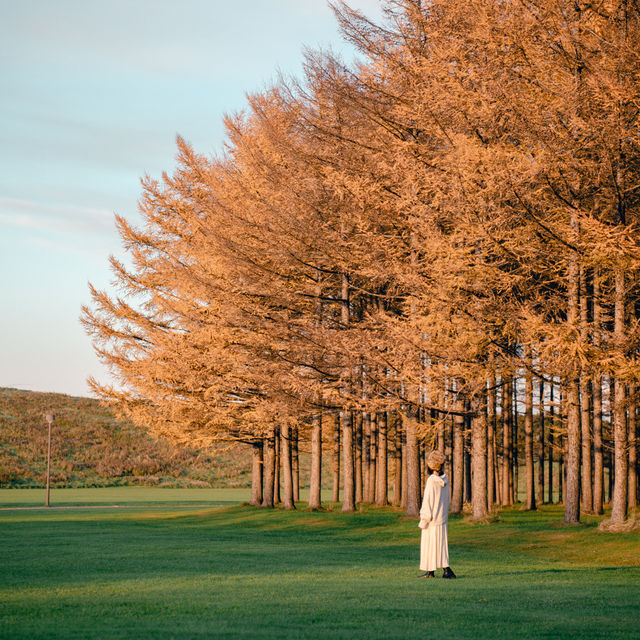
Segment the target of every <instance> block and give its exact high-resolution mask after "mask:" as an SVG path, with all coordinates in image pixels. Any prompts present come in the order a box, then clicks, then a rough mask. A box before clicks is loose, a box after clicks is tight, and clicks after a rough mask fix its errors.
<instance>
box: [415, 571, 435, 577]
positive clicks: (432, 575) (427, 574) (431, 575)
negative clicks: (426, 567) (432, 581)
mask: <svg viewBox="0 0 640 640" xmlns="http://www.w3.org/2000/svg"><path fill="white" fill-rule="evenodd" d="M435 577H436V574H435V573H434V572H433V571H427V572H426V573H423V574H422V575H421V576H418V578H435Z"/></svg>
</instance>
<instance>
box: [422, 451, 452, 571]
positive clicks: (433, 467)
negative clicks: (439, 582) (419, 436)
mask: <svg viewBox="0 0 640 640" xmlns="http://www.w3.org/2000/svg"><path fill="white" fill-rule="evenodd" d="M444 460H445V458H444V455H443V454H442V453H441V452H440V451H432V452H431V453H430V454H429V456H428V457H427V468H428V470H429V474H430V475H429V477H428V478H427V484H426V486H425V488H424V498H423V500H422V508H421V509H420V524H419V525H418V526H419V527H420V528H421V529H422V537H421V538H420V569H421V570H422V571H425V572H426V573H424V574H422V575H421V576H419V577H420V578H435V573H434V572H435V570H436V569H439V568H441V567H442V568H444V574H443V575H442V577H443V578H455V577H456V575H455V573H453V571H451V567H449V540H448V535H447V519H448V517H449V479H448V478H447V476H446V475H445V474H444V473H443V472H442V465H443V464H444Z"/></svg>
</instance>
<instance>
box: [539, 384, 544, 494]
mask: <svg viewBox="0 0 640 640" xmlns="http://www.w3.org/2000/svg"><path fill="white" fill-rule="evenodd" d="M538 420H539V426H538V498H537V502H538V504H544V459H545V455H544V453H545V424H544V423H545V408H544V380H542V378H540V381H539V383H538Z"/></svg>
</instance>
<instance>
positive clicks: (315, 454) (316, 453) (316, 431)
mask: <svg viewBox="0 0 640 640" xmlns="http://www.w3.org/2000/svg"><path fill="white" fill-rule="evenodd" d="M321 506H322V414H321V413H320V412H319V411H317V412H315V413H314V414H313V415H312V416H311V476H310V478H309V508H310V509H320V507H321Z"/></svg>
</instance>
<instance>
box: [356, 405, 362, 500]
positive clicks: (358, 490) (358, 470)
mask: <svg viewBox="0 0 640 640" xmlns="http://www.w3.org/2000/svg"><path fill="white" fill-rule="evenodd" d="M354 417H355V422H356V433H355V436H356V438H355V439H356V442H355V476H356V504H357V503H358V502H362V497H363V496H362V493H363V492H362V427H363V422H364V420H363V416H362V411H358V412H357V413H355V414H354Z"/></svg>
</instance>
